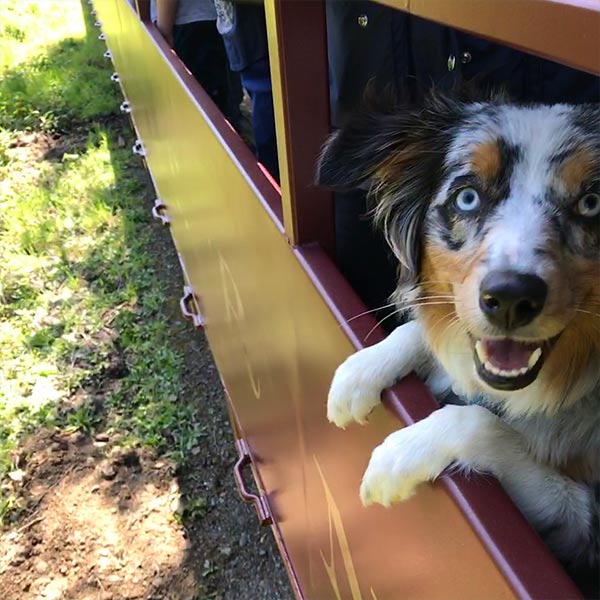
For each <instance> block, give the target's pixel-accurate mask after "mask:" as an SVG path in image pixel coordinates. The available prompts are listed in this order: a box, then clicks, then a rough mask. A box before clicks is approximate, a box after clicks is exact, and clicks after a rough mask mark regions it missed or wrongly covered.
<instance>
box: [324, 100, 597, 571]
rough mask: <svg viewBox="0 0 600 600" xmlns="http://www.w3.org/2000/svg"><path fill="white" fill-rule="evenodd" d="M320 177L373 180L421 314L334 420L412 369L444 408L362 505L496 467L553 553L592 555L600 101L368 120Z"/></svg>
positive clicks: (365, 374)
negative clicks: (456, 472) (449, 473)
mask: <svg viewBox="0 0 600 600" xmlns="http://www.w3.org/2000/svg"><path fill="white" fill-rule="evenodd" d="M317 179H318V182H319V183H321V184H323V185H326V186H330V187H333V188H353V187H361V186H362V187H365V186H367V187H368V189H369V194H370V196H371V198H372V200H373V215H374V221H375V223H376V225H378V226H379V227H381V228H382V230H383V232H384V233H385V236H386V238H387V241H388V243H389V245H390V247H391V249H392V250H393V252H394V254H395V256H396V257H397V259H398V262H399V275H398V285H397V289H396V291H395V293H394V301H395V302H396V303H397V305H398V307H399V308H400V309H409V310H410V315H411V317H412V320H409V321H408V322H406V323H405V324H404V325H401V326H399V327H398V328H396V329H395V330H394V331H393V332H392V333H391V334H390V335H389V336H388V337H387V338H386V339H385V340H384V341H382V342H381V343H379V344H376V345H375V346H372V347H369V348H366V349H364V350H361V351H360V352H358V353H356V354H354V355H353V356H351V357H350V358H348V359H347V360H346V361H345V362H344V363H343V364H342V365H341V366H340V367H339V368H338V370H337V371H336V373H335V376H334V379H333V382H332V385H331V390H330V393H329V398H328V406H327V410H328V418H329V420H330V421H332V422H333V423H335V424H336V425H338V426H340V427H345V426H347V425H348V424H349V423H351V422H353V421H356V422H359V423H362V422H364V421H365V420H366V418H367V416H368V414H369V413H370V412H371V410H373V408H374V407H375V406H376V405H377V404H378V403H379V401H380V394H381V392H382V390H384V389H385V388H387V387H389V386H391V385H392V384H393V383H394V382H396V381H397V380H398V379H400V378H402V377H404V376H405V375H407V374H408V373H409V372H411V371H416V372H417V373H418V374H419V375H420V376H421V377H422V378H423V379H425V380H426V381H427V382H428V383H429V385H430V386H431V388H432V389H433V390H434V392H435V393H437V394H440V395H443V394H444V393H445V392H448V391H454V393H455V394H457V395H458V396H459V397H460V398H461V399H462V400H463V402H464V404H461V405H456V404H447V405H446V406H444V407H443V408H440V409H439V410H437V411H435V412H434V413H432V414H431V415H430V416H429V417H427V418H426V419H424V420H422V421H420V422H418V423H416V424H414V425H412V426H410V427H405V428H403V429H401V430H399V431H397V432H395V433H393V434H391V435H390V436H389V437H388V438H387V439H385V440H384V442H383V443H382V444H381V445H380V446H379V447H378V448H376V449H375V450H374V452H373V454H372V456H371V459H370V462H369V465H368V467H367V470H366V472H365V474H364V477H363V480H362V485H361V488H360V495H361V498H362V501H363V503H364V504H365V505H368V504H371V503H375V502H376V503H379V504H383V505H384V506H388V505H389V504H390V503H392V502H398V501H402V500H405V499H407V498H409V497H410V496H411V495H412V494H414V492H415V490H416V488H417V487H418V486H419V484H421V483H423V482H426V481H431V480H434V479H435V478H436V477H438V476H439V475H440V474H441V473H442V472H443V471H444V470H445V469H447V468H448V467H455V468H456V467H458V468H461V469H465V470H469V471H477V472H486V473H491V474H493V475H495V476H496V477H497V478H498V479H499V480H500V482H501V483H502V485H503V486H504V488H505V489H506V490H507V492H508V493H509V494H510V496H511V497H512V499H513V500H514V502H515V503H516V504H517V506H518V507H519V508H520V510H521V511H522V513H523V514H524V515H525V517H526V518H527V519H528V520H529V522H530V523H531V524H532V525H533V526H534V527H535V528H536V529H537V531H538V532H539V533H540V534H541V535H542V536H543V537H544V539H545V540H546V542H547V544H548V545H549V547H550V548H551V549H552V550H553V552H554V553H555V554H556V555H557V556H558V557H559V558H560V559H562V560H563V561H564V562H566V563H567V564H571V565H593V564H597V563H598V560H599V550H598V548H599V545H598V538H599V531H598V529H599V523H598V514H599V488H600V486H599V482H600V116H599V111H598V106H596V105H580V106H572V105H565V104H557V105H552V106H550V105H516V104H512V103H509V102H505V101H504V100H502V99H492V100H489V101H486V102H461V101H457V100H452V99H448V98H443V97H439V96H435V95H432V96H431V97H430V98H429V99H428V100H427V101H426V102H425V103H424V105H423V106H422V107H421V108H419V109H418V110H414V109H394V110H379V111H374V110H367V111H364V112H363V113H361V114H357V115H355V116H354V117H353V118H351V119H349V121H348V122H347V123H346V125H345V126H344V127H342V128H341V129H340V130H339V131H337V132H336V133H334V134H333V135H332V136H331V138H330V139H329V140H328V141H327V142H326V144H325V146H324V149H323V152H322V155H321V158H320V161H319V165H318V176H317Z"/></svg>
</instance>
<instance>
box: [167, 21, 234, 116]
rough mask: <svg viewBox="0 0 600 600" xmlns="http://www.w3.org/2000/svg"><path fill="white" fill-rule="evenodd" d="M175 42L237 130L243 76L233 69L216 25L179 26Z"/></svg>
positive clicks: (197, 77) (186, 24)
mask: <svg viewBox="0 0 600 600" xmlns="http://www.w3.org/2000/svg"><path fill="white" fill-rule="evenodd" d="M173 41H174V50H175V52H176V53H177V56H179V58H180V59H181V61H182V62H183V63H184V64H185V66H186V67H187V68H188V69H189V71H190V73H191V74H192V75H193V76H194V77H195V79H196V81H198V83H199V84H200V85H201V86H202V87H203V88H204V90H205V91H206V93H207V94H208V95H209V96H210V97H211V98H212V99H213V101H214V103H215V104H216V105H217V106H218V107H219V108H220V109H221V112H222V113H223V114H224V115H225V116H226V117H227V118H228V119H229V121H230V122H231V124H232V125H233V126H234V127H235V126H236V125H237V124H238V122H239V118H240V112H239V105H240V102H241V100H242V98H241V87H240V85H239V76H238V75H237V74H236V73H232V72H231V71H230V70H229V63H228V61H227V54H226V53H225V46H224V44H223V38H222V37H221V35H220V34H219V32H218V31H217V27H216V22H215V21H194V22H193V23H185V24H184V25H175V27H174V29H173Z"/></svg>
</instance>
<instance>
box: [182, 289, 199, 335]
mask: <svg viewBox="0 0 600 600" xmlns="http://www.w3.org/2000/svg"><path fill="white" fill-rule="evenodd" d="M179 308H181V314H182V315H183V316H184V317H185V318H186V319H191V320H192V323H193V325H194V327H196V328H198V329H201V328H203V327H204V317H203V316H202V314H201V313H200V310H199V309H198V301H197V298H196V294H195V293H194V290H193V289H192V287H191V286H189V285H184V286H183V296H182V297H181V300H179Z"/></svg>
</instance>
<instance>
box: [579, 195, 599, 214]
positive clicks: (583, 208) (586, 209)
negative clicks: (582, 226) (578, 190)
mask: <svg viewBox="0 0 600 600" xmlns="http://www.w3.org/2000/svg"><path fill="white" fill-rule="evenodd" d="M575 212H577V214H578V215H581V216H582V217H597V216H598V215H600V194H593V193H589V194H584V195H583V196H581V198H579V201H578V202H577V206H576V208H575Z"/></svg>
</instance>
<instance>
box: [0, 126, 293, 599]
mask: <svg viewBox="0 0 600 600" xmlns="http://www.w3.org/2000/svg"><path fill="white" fill-rule="evenodd" d="M122 126H123V128H124V129H123V131H124V135H127V137H128V134H126V133H125V132H126V130H127V128H128V123H127V122H126V121H125V120H122ZM34 142H35V140H34V141H33V142H32V143H34ZM59 142H60V140H59V141H58V142H55V143H54V144H53V147H54V149H56V147H60V143H59ZM44 145H45V146H47V145H48V144H40V145H39V147H40V148H42V149H45V151H46V152H47V151H48V149H47V148H44ZM131 176H132V177H141V178H143V179H144V180H145V182H146V193H145V199H144V202H146V203H147V205H148V209H150V206H151V201H152V200H153V199H154V197H155V196H154V193H153V191H152V188H151V185H150V181H149V177H148V176H147V174H146V173H145V171H144V170H143V169H142V168H140V169H139V170H138V172H136V173H131ZM154 244H155V245H154V246H153V255H154V256H156V257H157V259H156V268H155V271H156V277H158V278H161V279H163V280H164V281H167V282H168V288H169V293H168V296H167V298H166V303H167V307H166V308H167V310H166V312H167V314H168V318H169V322H170V331H171V332H172V341H173V343H174V344H175V345H176V346H177V347H178V348H179V350H180V351H181V353H182V354H183V356H184V358H185V371H186V376H185V394H184V397H186V398H187V399H188V400H189V402H190V403H193V404H194V405H195V408H196V411H197V414H198V420H199V422H201V423H202V424H203V426H204V427H205V431H206V435H204V436H203V437H202V440H201V443H200V446H199V447H197V448H196V449H195V450H194V453H193V456H191V457H190V460H189V461H188V466H187V467H186V468H185V471H180V472H178V471H177V468H176V467H175V465H174V463H171V462H170V461H169V460H167V459H165V458H164V457H161V456H157V455H156V454H155V453H153V451H150V450H145V449H139V448H130V449H127V448H126V445H125V448H123V444H122V443H121V444H120V443H119V442H122V440H120V439H119V438H118V437H117V436H114V437H111V435H109V434H107V433H104V432H102V431H100V432H96V433H95V434H94V435H93V436H88V435H85V434H83V433H81V432H77V433H71V434H67V433H64V432H62V431H59V430H54V431H49V430H43V431H41V432H39V433H38V434H36V435H35V436H33V438H31V439H30V440H29V441H28V442H27V444H26V445H25V446H24V447H23V448H22V449H21V450H20V451H19V453H18V455H17V456H15V457H14V462H15V471H14V481H13V484H14V486H15V489H16V490H17V491H18V494H19V495H20V497H22V498H23V499H24V500H25V505H26V510H25V516H24V518H22V519H21V520H20V521H19V522H18V523H17V524H16V525H15V526H14V527H12V528H11V529H8V530H6V531H4V532H2V533H0V599H1V600H42V599H45V600H124V599H129V600H133V599H140V600H141V599H145V600H151V599H153V600H204V599H209V598H211V599H222V600H245V599H247V600H262V599H264V600H287V599H291V598H292V597H293V594H292V592H291V589H290V585H289V582H288V580H287V575H286V573H285V570H284V568H283V565H282V561H281V558H280V556H279V553H278V550H277V548H276V545H275V542H274V539H273V536H272V533H271V531H270V530H269V529H261V528H260V527H259V525H258V522H257V518H256V514H255V512H254V509H253V508H252V507H251V506H248V505H246V504H244V503H243V502H242V501H241V500H240V499H239V497H238V495H237V491H236V488H235V485H234V482H233V477H232V467H233V464H234V462H235V459H236V456H235V451H234V446H233V436H232V432H231V428H230V425H229V421H228V417H227V411H226V405H225V398H224V394H223V390H222V387H221V383H220V379H219V375H218V372H217V370H216V367H215V366H214V363H213V361H212V357H211V354H210V350H209V348H208V344H207V342H206V339H205V337H204V335H203V334H202V333H201V332H197V331H195V330H193V328H192V327H191V326H189V325H188V324H187V323H185V322H184V321H183V320H182V317H181V314H180V312H179V305H178V300H179V296H180V294H181V285H182V276H181V273H180V267H179V264H178V260H177V256H176V253H175V250H174V247H173V244H172V241H171V238H170V235H169V231H168V228H163V227H160V226H159V225H155V236H154ZM123 365H124V362H123V357H121V356H119V354H118V352H117V353H115V355H114V356H112V357H111V367H110V368H109V369H107V370H106V371H105V373H104V375H103V376H102V378H101V380H99V381H96V382H94V385H95V388H96V389H95V390H94V392H95V395H94V397H95V398H96V402H97V409H98V411H99V413H102V410H103V406H102V399H103V394H105V393H106V392H107V391H108V390H110V389H111V387H112V386H113V385H114V383H115V382H116V381H118V379H119V378H120V377H122V376H123V374H122V371H123V368H124V366H123ZM200 390H201V393H200Z"/></svg>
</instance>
